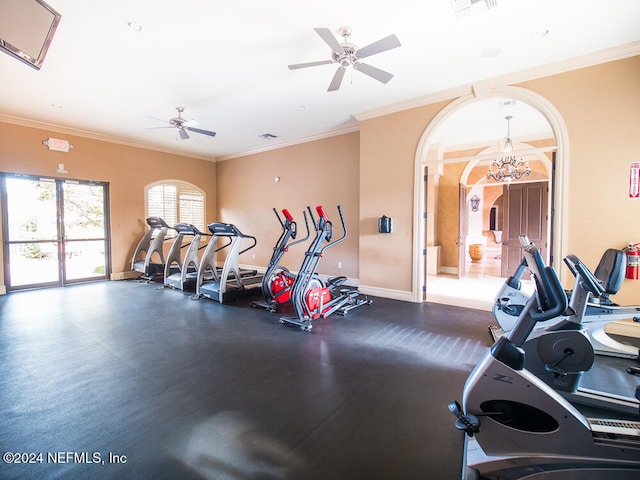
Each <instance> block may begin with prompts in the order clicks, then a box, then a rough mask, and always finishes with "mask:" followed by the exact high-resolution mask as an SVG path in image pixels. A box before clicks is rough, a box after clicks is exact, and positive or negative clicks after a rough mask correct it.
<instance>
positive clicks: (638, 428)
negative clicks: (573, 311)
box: [449, 238, 640, 480]
mask: <svg viewBox="0 0 640 480" xmlns="http://www.w3.org/2000/svg"><path fill="white" fill-rule="evenodd" d="M521 243H523V247H524V253H525V257H526V261H527V265H528V267H529V270H530V271H531V274H532V277H533V280H534V282H535V292H534V294H533V295H532V296H531V297H530V298H529V300H528V301H527V303H526V304H525V306H524V308H523V309H522V311H521V313H520V315H519V317H518V321H517V322H516V324H515V325H514V327H513V329H512V330H511V331H510V332H509V334H508V336H503V337H500V339H499V340H498V341H497V342H496V343H495V344H494V345H493V346H492V347H491V349H490V350H489V351H488V352H487V353H486V354H485V356H484V357H483V358H482V359H481V361H480V362H479V363H478V365H477V366H476V367H475V369H474V370H473V371H472V372H471V375H470V376H469V377H468V379H467V381H466V383H465V386H464V389H463V399H462V406H461V405H460V404H459V403H458V402H457V401H454V402H450V403H449V410H450V411H451V413H453V414H454V415H455V416H456V418H457V420H456V428H458V429H459V430H462V431H464V432H465V433H466V434H467V435H466V436H465V447H464V448H465V452H464V458H465V467H466V471H465V478H467V479H478V478H483V479H496V480H498V479H500V480H515V479H521V478H527V479H532V480H533V479H542V478H544V479H545V480H560V479H563V480H564V479H574V478H575V479H578V478H580V479H581V480H583V479H584V480H600V479H601V480H604V479H606V480H631V479H636V478H639V475H640V422H631V421H618V420H612V419H606V420H605V419H596V418H586V417H584V416H583V415H582V414H581V413H580V412H579V411H578V410H577V409H576V408H575V407H574V406H573V405H571V404H570V403H569V402H568V401H567V400H566V399H564V398H563V397H562V396H560V395H559V394H558V393H557V392H556V391H555V390H553V389H552V388H551V387H550V386H549V385H547V384H546V383H545V382H544V381H542V380H541V379H540V378H538V377H537V376H535V375H533V374H532V373H531V372H530V371H528V370H527V369H526V367H525V360H526V354H525V351H524V350H523V348H522V346H523V345H524V342H525V340H526V339H527V338H528V337H529V334H530V333H531V331H532V330H533V329H534V328H535V326H536V324H537V323H538V322H544V321H546V320H550V319H553V318H556V317H558V316H560V315H562V314H563V313H564V311H565V310H566V308H567V296H566V294H565V292H564V290H563V287H562V285H561V283H560V280H559V279H558V276H557V274H556V272H555V270H553V268H552V267H546V266H545V265H544V263H543V261H542V257H541V256H540V253H539V252H538V250H537V249H536V247H535V246H534V245H532V244H529V245H524V243H525V242H523V241H522V238H521ZM467 437H468V438H467Z"/></svg>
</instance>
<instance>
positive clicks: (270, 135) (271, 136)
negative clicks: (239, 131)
mask: <svg viewBox="0 0 640 480" xmlns="http://www.w3.org/2000/svg"><path fill="white" fill-rule="evenodd" d="M258 136H259V137H260V138H264V139H266V140H274V139H276V138H278V136H277V135H274V134H273V133H263V134H262V135H258Z"/></svg>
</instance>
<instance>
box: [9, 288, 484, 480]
mask: <svg viewBox="0 0 640 480" xmlns="http://www.w3.org/2000/svg"><path fill="white" fill-rule="evenodd" d="M249 302H250V299H246V300H242V301H239V302H234V303H232V304H228V305H227V304H225V305H220V304H218V303H216V302H214V301H211V300H207V299H203V300H199V301H192V300H190V299H189V296H188V295H187V294H184V293H182V292H178V291H174V290H164V289H161V288H158V285H157V284H142V283H138V282H135V281H132V282H104V283H95V284H87V285H79V286H74V287H66V288H58V289H50V290H39V291H32V292H20V293H12V294H9V295H5V296H2V297H0V362H1V365H2V374H1V376H0V451H1V452H2V453H4V452H13V453H18V452H21V453H25V454H29V453H33V454H35V455H32V456H29V455H23V456H21V457H17V458H18V459H20V460H27V461H29V460H31V461H33V462H34V463H26V464H25V463H22V464H15V463H12V464H7V463H5V462H3V463H0V478H2V479H33V478H40V479H42V478H60V479H69V478H73V479H77V478H91V479H101V478H154V479H155V478H194V479H216V480H218V479H368V480H375V479H406V480H409V479H431V478H433V479H457V478H459V477H460V471H461V463H462V445H463V440H462V434H461V433H460V432H458V431H457V430H455V428H454V427H453V423H454V422H453V420H454V419H453V417H452V416H451V415H450V414H449V412H448V410H447V403H448V402H449V401H450V400H452V399H460V396H461V390H462V386H463V384H464V381H465V379H466V377H467V375H468V373H469V372H470V371H471V370H472V368H473V367H474V365H475V364H476V363H477V361H478V360H479V358H480V356H481V355H482V353H484V351H485V350H486V347H488V346H489V345H490V337H489V335H488V333H487V326H488V325H489V324H490V323H491V316H490V313H489V312H481V311H476V310H470V309H463V308H458V307H451V306H444V305H436V304H413V303H406V302H399V301H393V300H386V299H380V298H376V299H374V303H373V305H371V306H365V307H362V308H359V309H356V310H354V311H352V312H350V313H349V314H348V315H347V316H346V317H340V316H335V317H330V318H328V319H325V320H323V321H321V322H318V323H317V324H315V326H314V329H313V332H312V333H310V334H309V333H304V332H301V331H300V330H299V329H297V328H294V327H286V326H282V325H280V324H279V322H278V318H279V317H278V315H277V314H271V313H268V312H266V311H264V310H261V309H254V308H251V307H250V306H249ZM39 453H42V457H39V456H38V455H37V454H39ZM5 460H6V459H5Z"/></svg>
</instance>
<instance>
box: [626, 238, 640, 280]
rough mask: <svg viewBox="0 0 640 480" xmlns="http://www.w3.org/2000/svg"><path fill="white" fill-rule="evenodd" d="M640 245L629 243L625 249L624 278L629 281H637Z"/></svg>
mask: <svg viewBox="0 0 640 480" xmlns="http://www.w3.org/2000/svg"><path fill="white" fill-rule="evenodd" d="M639 245H640V243H636V244H635V245H634V244H633V243H630V244H629V246H628V247H627V248H625V253H626V254H627V272H626V275H625V277H626V278H629V279H631V280H638V267H639V266H640V250H639V249H638V246H639Z"/></svg>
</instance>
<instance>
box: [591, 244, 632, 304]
mask: <svg viewBox="0 0 640 480" xmlns="http://www.w3.org/2000/svg"><path fill="white" fill-rule="evenodd" d="M625 258H626V255H625V253H624V252H623V251H622V250H616V249H615V248H609V249H607V250H606V251H605V252H604V254H603V255H602V258H601V259H600V263H598V266H597V267H596V270H595V272H594V275H595V276H596V278H597V279H598V280H600V282H601V283H602V286H603V287H604V293H603V294H602V295H601V297H600V298H601V299H600V303H601V304H607V305H615V303H613V302H612V301H611V300H610V299H609V295H615V294H616V293H618V290H620V288H621V287H622V284H623V282H624V272H625Z"/></svg>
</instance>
